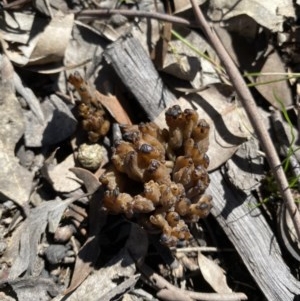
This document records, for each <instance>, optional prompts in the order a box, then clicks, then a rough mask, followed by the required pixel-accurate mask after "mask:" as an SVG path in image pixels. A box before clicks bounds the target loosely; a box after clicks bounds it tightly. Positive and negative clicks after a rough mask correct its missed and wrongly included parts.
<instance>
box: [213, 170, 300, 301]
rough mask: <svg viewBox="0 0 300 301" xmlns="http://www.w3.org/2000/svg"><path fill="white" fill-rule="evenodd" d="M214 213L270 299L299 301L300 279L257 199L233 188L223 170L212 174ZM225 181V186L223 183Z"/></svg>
mask: <svg viewBox="0 0 300 301" xmlns="http://www.w3.org/2000/svg"><path fill="white" fill-rule="evenodd" d="M210 179H211V184H210V186H209V188H208V192H209V193H210V194H211V195H212V196H213V206H214V207H213V209H212V214H213V215H214V216H215V218H216V219H217V221H218V223H219V224H220V226H221V227H222V228H223V230H224V231H225V233H226V234H227V236H228V238H229V239H230V240H231V242H232V243H233V245H234V246H235V248H236V250H237V251H238V253H239V255H240V256H241V258H242V259H243V262H244V264H245V265H246V267H247V268H248V270H249V272H250V273H251V275H252V276H253V278H254V279H255V281H256V283H257V284H258V285H259V287H260V288H261V290H262V292H263V293H264V295H265V296H266V298H267V299H268V300H270V301H271V300H286V301H288V300H295V299H294V298H295V296H298V295H300V282H299V281H297V280H296V279H295V278H294V277H293V276H292V275H291V273H290V271H289V268H288V267H287V266H286V264H285V262H284V261H283V259H282V256H281V251H280V249H279V246H278V243H277V240H276V238H275V236H274V233H273V232H272V230H271V229H270V227H269V225H268V224H267V222H266V220H265V218H264V216H263V215H262V213H261V210H260V207H259V206H256V205H257V202H256V199H255V198H254V197H252V196H249V197H248V198H246V196H245V194H243V193H242V192H240V191H238V190H237V189H235V188H234V187H229V186H228V185H227V184H226V182H225V181H224V178H223V176H222V174H221V172H220V171H218V170H217V171H215V172H213V173H212V174H211V175H210ZM220 184H221V185H220Z"/></svg>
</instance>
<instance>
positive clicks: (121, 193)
mask: <svg viewBox="0 0 300 301" xmlns="http://www.w3.org/2000/svg"><path fill="white" fill-rule="evenodd" d="M165 115H166V122H167V125H168V128H169V129H168V130H167V129H164V130H161V129H160V128H159V127H158V126H157V125H156V124H154V123H152V122H149V123H141V124H139V125H134V126H122V127H121V129H122V132H123V133H122V134H123V140H121V141H116V143H115V147H114V149H113V155H112V161H113V164H114V167H115V169H116V171H117V173H119V174H121V175H122V174H123V175H124V174H126V175H127V176H128V177H129V178H130V179H132V180H134V181H136V182H138V183H141V184H140V185H141V187H142V188H141V191H140V193H137V194H132V193H130V192H129V191H130V187H126V185H123V186H122V187H121V186H120V185H119V184H118V181H119V180H118V174H116V172H114V171H111V172H107V173H106V174H105V175H104V176H102V178H101V179H100V180H101V181H102V183H103V184H105V185H106V187H107V190H106V192H105V196H104V200H103V206H104V208H105V209H106V210H107V211H108V212H110V213H112V214H120V213H123V214H125V215H126V216H127V217H128V218H130V217H132V216H133V215H138V217H139V218H140V220H143V224H144V225H145V226H146V227H147V228H148V229H149V230H153V229H159V231H161V232H162V235H161V242H162V243H163V244H166V245H168V246H174V245H176V244H177V243H178V242H179V241H185V240H188V239H189V238H190V237H191V234H190V232H189V228H188V226H187V224H186V222H197V221H198V220H199V218H203V217H206V216H207V215H208V213H209V211H210V209H211V196H209V195H205V194H204V192H205V190H206V188H207V186H208V185H209V176H208V173H207V167H208V165H209V159H208V157H207V155H206V151H207V148H208V134H209V125H208V123H207V122H206V121H205V120H203V119H200V120H199V117H198V114H197V112H196V111H194V110H191V109H186V110H184V111H182V110H181V108H180V107H179V106H178V105H175V106H173V107H171V108H169V109H168V110H167V111H166V114H165ZM136 186H138V184H137V185H136Z"/></svg>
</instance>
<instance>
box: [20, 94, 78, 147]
mask: <svg viewBox="0 0 300 301" xmlns="http://www.w3.org/2000/svg"><path fill="white" fill-rule="evenodd" d="M41 109H42V112H43V115H44V117H45V118H44V122H41V121H40V119H39V118H38V117H37V116H36V114H35V113H34V112H33V111H25V112H24V116H25V124H26V125H25V145H26V146H27V147H41V146H48V145H53V144H57V143H59V142H61V141H63V140H65V139H67V138H69V137H70V136H71V135H72V134H73V133H74V132H75V130H76V126H77V120H76V119H75V117H74V116H73V114H72V112H71V110H70V108H69V107H68V106H67V105H66V103H64V102H63V101H62V100H61V99H60V98H59V97H58V96H56V95H55V94H52V95H50V97H49V99H46V101H44V102H43V103H42V104H41Z"/></svg>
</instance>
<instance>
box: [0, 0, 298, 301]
mask: <svg viewBox="0 0 300 301" xmlns="http://www.w3.org/2000/svg"><path fill="white" fill-rule="evenodd" d="M129 2H130V1H129ZM129 2H127V1H125V2H124V3H122V4H120V3H118V1H116V3H115V5H114V6H111V7H110V8H116V7H117V8H118V9H123V8H125V9H132V8H134V6H132V4H133V3H131V2H130V3H129ZM157 2H158V3H157ZM174 2H175V13H176V15H177V16H181V15H183V16H184V14H188V13H189V14H191V6H190V2H189V1H174ZM198 2H199V4H202V3H204V2H207V4H208V6H207V8H208V11H207V16H208V17H209V18H211V20H212V21H214V22H218V24H216V26H217V28H219V29H218V30H219V32H222V35H221V38H222V39H223V41H224V43H225V45H226V47H227V49H229V50H230V51H229V52H230V53H231V54H232V56H233V58H234V60H235V61H236V63H237V64H238V65H239V66H240V68H241V70H243V71H244V72H251V71H258V72H260V73H261V74H259V76H258V77H256V78H254V79H253V78H251V77H248V79H249V80H250V81H251V82H252V83H260V82H261V81H274V80H275V81H274V83H270V85H258V86H257V87H256V89H257V91H258V92H259V93H260V95H261V96H260V97H261V99H263V101H264V100H267V101H268V102H269V103H270V105H272V106H273V107H275V108H280V106H279V105H278V103H277V102H278V101H276V99H275V98H274V94H276V95H277V96H278V98H279V99H281V100H282V103H283V104H284V105H285V106H286V107H290V106H291V105H293V102H294V101H293V94H292V93H291V89H290V86H289V83H288V82H287V81H276V80H277V79H278V78H279V76H277V75H264V74H263V73H266V74H269V73H272V72H278V73H283V72H285V70H286V68H285V67H286V66H285V63H284V62H283V60H282V57H281V53H280V52H279V51H277V49H273V48H272V49H271V48H268V47H267V46H268V44H269V40H268V35H270V34H276V33H279V32H281V31H283V30H284V21H285V18H291V19H292V18H295V9H294V7H293V5H292V3H291V1H288V0H287V1H285V2H284V3H283V2H282V1H281V2H280V3H279V2H278V1H277V2H276V1H273V2H272V3H257V5H256V6H253V5H251V3H250V2H249V1H243V3H237V4H236V5H234V6H232V3H231V2H230V1H198ZM112 4H113V3H108V2H106V1H99V3H98V4H97V5H96V7H94V6H93V5H92V6H91V8H93V9H95V11H96V10H97V9H99V8H107V7H109V5H112ZM119 4H120V6H117V5H119ZM34 5H35V6H34V7H31V9H32V10H33V11H34V13H33V12H32V11H31V12H29V11H28V10H27V9H26V7H25V6H22V4H21V10H20V9H19V10H18V11H16V10H15V9H14V8H13V9H8V8H5V6H4V14H3V18H2V19H1V22H0V33H1V39H0V40H1V45H2V49H3V53H1V82H0V85H1V97H0V105H1V107H2V110H1V111H0V114H2V117H1V118H0V120H1V127H0V138H1V139H0V146H1V147H0V164H1V168H0V193H1V201H2V204H1V207H0V208H1V218H0V226H1V229H2V230H3V235H1V236H0V242H5V248H4V250H3V251H1V250H0V251H1V252H0V255H1V257H0V262H1V274H0V275H1V278H0V291H3V292H5V293H6V295H5V298H8V296H13V295H10V294H9V293H8V289H7V287H8V286H11V287H12V289H13V291H14V293H15V294H16V296H17V298H18V300H28V299H32V298H35V297H37V296H38V298H39V299H40V300H65V299H66V298H67V299H68V300H79V299H81V300H83V299H84V300H112V299H114V298H116V296H122V297H121V298H123V300H127V299H129V300H134V298H136V296H137V295H139V294H141V292H142V294H144V295H147V294H148V295H149V290H148V289H147V287H146V286H145V285H141V281H146V280H145V278H146V279H147V276H145V275H143V276H142V274H143V264H146V266H147V265H149V266H150V265H151V266H152V267H153V268H154V269H155V270H160V272H161V274H162V276H163V277H164V278H165V279H167V280H168V281H169V282H170V283H173V284H172V285H174V288H173V287H172V286H170V287H168V289H160V290H159V293H158V296H160V298H162V299H164V300H169V299H170V298H171V297H170V296H175V295H176V289H175V286H176V285H177V286H179V287H181V288H183V289H186V290H187V291H194V292H195V293H196V292H197V290H199V286H203V285H204V286H205V285H208V286H209V288H207V291H208V292H210V293H212V292H216V293H219V294H220V296H221V298H222V296H225V295H226V294H228V296H230V297H229V298H233V299H230V300H238V299H244V298H245V295H242V296H239V298H238V297H236V299H234V297H235V296H234V293H233V290H232V287H233V285H232V283H230V284H229V285H228V284H227V283H229V282H230V281H229V279H227V274H226V273H225V272H224V270H225V269H226V268H224V267H226V265H227V264H230V262H229V263H225V264H224V263H219V262H220V260H219V255H220V254H219V253H217V254H214V253H211V255H210V256H204V255H203V254H201V253H198V256H196V255H195V253H194V254H193V253H192V254H191V255H190V256H189V260H190V261H191V262H194V264H195V265H197V264H199V269H197V268H196V269H195V271H196V273H198V274H197V277H192V276H189V275H188V271H187V269H185V268H183V266H184V265H182V262H180V260H178V261H176V259H175V257H174V256H173V254H172V250H170V249H169V248H167V247H164V246H159V243H158V236H157V233H155V232H154V233H150V234H149V233H147V232H146V231H145V230H144V229H143V228H142V227H140V226H139V224H137V223H135V222H134V221H131V220H128V219H126V218H125V217H122V216H109V215H108V216H107V215H106V214H105V213H104V212H103V211H102V210H101V206H102V199H103V193H104V191H103V187H102V186H103V185H101V183H100V182H99V177H100V176H101V175H102V174H103V173H105V172H106V170H107V169H108V168H109V159H108V160H105V161H104V163H102V164H100V166H99V168H98V170H95V171H94V172H91V171H88V170H86V169H84V168H82V166H80V164H79V162H78V160H77V157H76V156H77V153H78V147H79V145H80V144H81V143H83V142H88V139H87V134H86V133H85V132H84V131H83V130H82V127H81V124H82V120H81V119H80V117H79V116H78V110H77V108H78V107H77V106H78V103H80V101H83V100H82V99H81V100H80V98H79V97H77V94H76V93H75V94H72V93H70V85H69V84H68V83H67V78H68V77H69V75H70V74H74V68H76V67H77V68H76V71H79V73H80V74H82V75H84V78H85V79H84V80H83V82H84V84H85V85H87V87H88V88H89V89H88V90H89V91H90V92H89V94H88V102H89V101H90V99H95V101H96V102H99V103H101V104H102V106H103V107H104V110H105V111H107V112H108V116H109V117H108V118H109V120H110V123H112V124H113V123H120V124H131V123H133V124H135V123H138V122H140V121H143V122H146V121H148V120H147V119H146V118H145V116H146V115H147V114H145V112H143V111H146V112H147V110H148V109H149V108H147V107H144V108H138V109H137V108H136V106H137V103H136V100H135V99H134V97H132V94H131V93H130V92H132V91H130V89H131V87H132V86H134V84H135V83H134V82H133V83H132V82H131V83H128V82H126V76H124V79H123V80H124V83H122V82H120V79H117V77H116V76H115V75H113V76H112V77H106V79H109V80H110V79H111V78H114V79H117V80H115V81H116V82H114V83H113V84H112V86H113V89H112V90H110V91H109V92H108V91H107V90H105V89H103V87H104V86H105V85H102V86H99V85H97V82H98V83H99V81H100V82H101V81H103V78H104V77H103V78H102V74H103V70H104V71H106V70H110V72H112V73H113V72H115V71H116V70H115V71H113V70H112V67H111V65H110V64H109V62H108V63H107V62H104V61H103V60H102V53H103V51H104V50H105V49H106V48H107V46H108V45H111V43H112V42H114V41H116V40H117V39H120V38H121V39H122V38H124V37H125V36H126V35H127V34H128V33H130V34H131V35H133V36H134V37H136V38H138V40H139V41H140V43H141V45H142V47H143V48H144V49H145V50H146V52H145V53H146V54H147V55H148V56H149V57H150V55H152V54H153V51H154V48H155V45H156V44H157V45H158V43H157V41H158V40H159V39H160V38H161V36H162V31H161V23H160V22H158V21H157V20H151V25H150V23H149V22H150V21H149V20H147V19H143V18H141V19H139V20H138V22H133V21H132V20H131V18H126V17H120V18H117V17H118V16H114V17H111V18H106V19H101V20H100V21H99V20H98V21H94V20H93V22H90V23H89V24H87V23H85V20H84V19H81V20H80V21H77V20H76V18H77V16H78V15H76V14H75V15H74V13H73V10H70V9H69V8H68V7H66V5H65V4H64V3H63V2H60V1H57V3H56V4H53V3H51V5H50V6H49V4H47V5H45V2H39V1H37V2H36V3H35V4H34ZM73 6H74V7H75V8H76V9H82V8H83V7H82V3H80V2H78V3H77V2H76V3H75V2H74V3H73ZM139 9H140V10H141V11H150V12H156V10H157V9H158V12H164V6H163V2H161V1H143V3H142V4H141V6H140V7H139ZM79 15H80V13H79ZM245 15H246V16H247V17H250V18H251V19H252V20H251V22H252V23H251V22H250V23H251V24H254V25H255V26H253V28H256V29H257V31H254V30H252V31H251V26H248V25H247V24H250V23H247V22H249V19H247V17H246V18H245ZM47 16H50V17H51V18H50V19H49V18H48V17H47ZM234 24H235V25H234ZM236 24H238V26H236ZM176 26H177V25H173V30H174V32H175V33H176V32H180V34H181V35H182V39H175V38H174V37H173V39H172V40H171V41H170V42H169V43H168V51H167V54H166V57H165V60H164V62H165V65H164V66H163V67H162V68H159V69H160V71H161V72H162V74H168V77H170V76H171V78H172V80H171V81H170V78H166V82H167V83H168V85H169V86H170V89H171V90H172V91H173V92H174V95H176V98H177V101H176V103H177V104H179V105H180V106H181V107H182V108H183V109H185V108H192V109H196V110H197V112H198V113H199V115H200V116H201V118H205V119H206V120H207V121H208V123H209V125H210V136H209V140H210V143H209V151H208V156H209V157H210V165H209V169H210V171H213V170H217V169H219V168H220V167H221V166H223V169H222V170H223V172H224V173H226V174H227V177H228V179H229V180H230V182H231V184H232V185H234V186H235V187H237V188H238V189H240V190H242V191H245V192H247V193H248V192H252V191H253V190H255V191H257V189H258V188H257V187H259V186H260V180H261V177H262V174H263V171H264V162H263V157H262V156H261V153H260V152H259V148H258V146H257V143H254V142H256V140H255V133H254V132H253V129H252V127H251V125H250V123H249V121H248V118H247V117H246V114H245V112H244V110H243V108H242V107H241V106H240V104H239V99H238V97H237V96H236V95H235V91H234V90H233V89H232V87H231V86H230V83H229V82H228V79H227V78H226V74H224V73H223V71H221V72H220V69H218V67H216V66H218V65H219V64H220V63H219V61H218V59H217V57H216V55H215V53H214V51H213V50H212V49H211V47H210V46H209V45H208V44H207V43H206V41H205V39H203V37H202V36H201V35H199V34H198V32H197V31H195V30H190V29H189V30H186V31H185V30H182V28H179V27H178V28H177V27H176ZM233 27H234V28H235V29H234V30H232V28H233ZM62 29H63V30H62ZM258 31H260V32H264V33H266V32H267V33H268V35H264V36H263V39H262V45H264V49H258V48H255V47H252V48H249V49H248V50H249V51H248V52H249V53H250V56H248V57H247V58H246V59H244V57H243V55H244V53H243V50H241V49H238V48H237V47H233V45H232V44H231V43H230V41H236V40H234V39H235V38H236V35H238V36H239V38H241V39H242V40H244V41H247V43H248V44H251V43H254V42H253V41H254V40H255V39H256V38H257V32H258ZM169 33H170V32H169ZM149 38H150V40H149ZM250 41H251V42H250ZM190 45H192V46H193V47H194V49H192V47H190ZM256 46H261V45H259V44H257V45H256ZM270 49H271V50H270ZM156 51H157V49H156ZM199 53H203V54H205V55H207V56H208V57H209V58H210V59H212V61H213V62H214V63H215V64H214V63H212V62H211V61H208V60H207V59H205V56H201V57H199ZM266 54H267V55H266ZM152 58H153V57H152ZM110 59H111V57H110ZM145 59H146V60H149V58H148V57H147V58H145ZM154 61H155V60H154ZM147 62H148V61H147ZM261 62H263V63H261ZM12 64H14V65H12ZM150 64H152V63H151V62H150ZM25 66H26V68H28V70H29V73H26V72H28V70H25V69H23V68H24V67H25ZM145 66H147V65H145ZM253 66H255V67H257V66H259V67H260V68H259V69H255V68H254V67H253ZM70 68H72V70H68V69H70ZM45 70H46V72H45ZM39 71H41V72H42V73H49V75H46V76H45V77H42V76H41V77H39V76H37V77H35V78H36V81H37V82H34V84H33V82H32V80H31V77H32V76H33V74H35V73H36V74H37V75H39V73H38V72H39ZM131 71H132V70H131ZM42 73H41V74H42ZM51 73H53V74H51ZM104 73H105V72H104ZM147 80H148V79H147ZM172 81H173V82H172ZM170 83H171V85H170ZM94 84H96V87H94ZM37 87H38V88H37ZM125 87H126V88H125ZM75 88H76V89H77V88H78V87H75ZM99 88H100V89H99ZM146 88H147V84H146V80H145V89H146ZM97 89H99V91H97ZM124 91H126V93H124ZM122 93H123V96H122V97H121V98H119V95H121V94H122ZM79 94H80V91H79ZM133 94H134V93H133ZM125 98H127V100H126V102H124V99H125ZM74 99H75V101H74ZM274 99H275V100H274ZM24 100H25V101H24ZM128 102H129V103H130V106H131V107H134V109H132V108H131V110H127V108H128V106H127V105H128ZM126 103H127V104H126ZM127 111H128V112H127ZM132 112H134V114H132ZM157 115H158V114H157ZM162 116H164V112H162V113H161V115H160V116H159V117H157V119H155V121H156V122H157V124H158V125H160V126H161V127H162V128H164V127H166V125H165V123H164V121H163V117H162ZM77 121H79V122H77ZM93 122H94V121H93ZM111 134H114V135H116V133H114V132H113V133H111V132H109V134H108V135H105V136H106V137H104V139H102V140H100V142H99V143H101V144H102V145H103V146H104V147H105V148H106V149H107V152H108V154H109V156H110V155H111V147H112V146H113V143H114V141H113V139H112V136H111ZM247 141H248V142H247ZM88 143H90V142H88ZM250 143H254V144H255V146H249V145H250ZM248 147H249V149H248ZM21 149H23V151H20V150H21ZM22 152H23V153H24V154H25V157H26V156H29V154H31V155H30V156H31V159H30V160H31V162H32V163H31V164H28V165H27V166H23V165H22V164H23V163H22V162H24V160H21V159H20V158H18V157H17V156H16V154H21V153H22ZM237 157H241V158H243V159H244V161H246V162H248V163H249V162H250V161H251V164H252V166H254V167H255V168H253V169H252V168H250V167H249V165H247V166H246V167H245V166H241V165H240V163H241V162H240V161H239V160H235V159H236V158H237ZM38 160H40V161H42V162H39V163H37V162H38ZM25 161H26V160H25ZM34 162H35V163H34ZM224 164H225V165H224ZM224 166H226V169H225V168H224ZM8 175H9V176H8ZM250 179H251V181H250ZM246 181H247V183H246ZM137 189H138V188H137ZM85 191H87V193H85ZM10 201H12V202H13V203H12V204H15V205H17V207H15V206H12V205H11V203H9V202H10ZM9 208H11V209H9ZM209 223H213V222H212V221H211V218H210V219H208V220H207V221H206V222H205V223H204V224H203V225H202V222H201V223H199V224H200V225H202V226H200V228H198V230H197V235H195V237H197V239H195V240H194V241H192V242H190V244H191V246H196V247H197V246H198V247H199V246H202V247H203V244H204V246H206V245H207V244H209V243H211V240H212V241H216V239H217V240H218V239H219V240H220V242H219V245H221V246H222V247H226V246H227V245H228V244H229V243H228V242H227V240H226V238H224V237H222V235H221V234H220V233H214V234H212V233H211V232H210V230H209ZM218 231H219V232H220V230H218ZM199 235H200V236H201V235H202V236H203V237H202V238H201V239H199V238H198V237H199ZM223 236H224V234H223ZM151 252H152V254H153V252H154V256H153V255H151ZM74 255H75V258H74V257H73V256H74ZM68 256H70V257H68ZM220 256H221V255H220ZM236 256H237V255H236ZM221 258H222V256H221ZM216 259H217V260H216ZM74 261H75V263H74ZM170 262H173V263H172V264H170ZM176 262H177V263H176ZM217 262H218V263H217ZM180 266H181V267H182V268H179V267H180ZM223 266H224V267H223ZM179 270H180V271H181V272H180V273H179ZM144 271H145V270H144ZM175 271H177V272H175ZM241 271H242V272H243V273H245V274H247V271H246V269H245V267H241V270H240V271H237V273H238V272H241ZM172 273H173V276H174V275H176V273H179V274H181V277H179V276H177V278H176V277H175V278H176V279H175V281H173V280H174V277H173V276H172ZM179 274H177V275H179ZM200 274H201V277H203V280H200V279H199V275H200ZM41 275H43V277H41ZM155 277H156V275H155ZM184 277H188V278H187V279H188V280H189V281H188V282H186V281H185V280H184ZM231 277H233V278H234V277H236V275H234V274H233V276H231ZM37 279H38V280H37ZM151 279H152V278H150V277H148V280H147V281H146V282H145V283H147V284H149V281H150V283H151ZM157 279H159V278H157ZM246 279H247V280H246V281H247V282H249V283H250V284H248V283H247V285H249V286H251V285H253V286H255V284H254V282H253V279H251V276H250V275H249V276H248V278H246ZM238 280H239V279H238V278H236V281H238ZM247 285H245V286H243V285H240V286H239V288H238V290H241V291H243V292H245V293H246V294H248V298H249V300H251V296H253V292H251V290H247V289H246V286H247ZM152 286H155V281H154V282H152ZM174 289H175V290H174ZM200 290H201V289H200ZM222 294H225V295H222ZM232 294H233V295H232ZM258 294H259V295H260V296H262V293H261V292H259V293H258ZM33 296H34V297H33ZM55 296H56V297H55ZM201 296H202V295H201ZM205 296H206V295H205ZM202 297H203V296H202ZM206 297H207V296H206ZM206 297H205V298H206ZM152 298H154V297H152ZM168 298H169V299H168ZM182 298H183V297H182ZM189 298H190V297H188V296H187V297H186V300H190V299H189ZM195 298H196V299H197V297H195ZM199 298H200V297H199ZM208 298H213V297H212V296H211V297H208ZM224 298H225V299H224V300H227V299H226V296H225V297H224ZM261 298H263V297H261ZM204 300H205V299H204ZM207 300H209V299H207ZM210 300H213V299H210ZM220 300H221V299H220ZM222 300H223V299H222ZM261 300H262V299H261Z"/></svg>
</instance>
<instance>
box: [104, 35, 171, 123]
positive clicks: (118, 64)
mask: <svg viewBox="0 0 300 301" xmlns="http://www.w3.org/2000/svg"><path fill="white" fill-rule="evenodd" d="M104 57H105V58H106V60H107V61H108V62H109V63H111V64H112V66H113V68H114V69H115V71H116V73H117V74H118V76H119V77H120V78H121V80H122V82H123V83H124V84H125V86H126V87H127V88H128V89H129V90H130V91H131V92H132V93H133V95H134V96H135V98H136V99H137V101H138V103H139V104H140V105H141V106H142V107H143V108H144V110H145V112H146V113H147V115H148V117H149V118H150V119H154V118H155V117H156V116H157V112H160V111H162V110H163V109H165V108H166V107H168V106H170V105H171V104H172V103H173V101H174V100H175V96H174V95H173V94H172V93H171V92H170V91H169V90H168V89H167V88H166V87H165V85H164V83H163V82H162V80H161V78H160V76H159V74H158V72H157V71H156V69H155V68H154V66H153V64H152V62H151V60H150V58H149V55H148V54H147V53H146V51H145V50H144V48H143V47H142V45H141V44H140V43H139V41H138V40H137V39H135V38H134V37H131V36H125V37H123V38H121V39H119V40H117V41H116V42H114V43H112V44H111V45H109V46H108V47H107V48H106V50H105V51H104Z"/></svg>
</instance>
